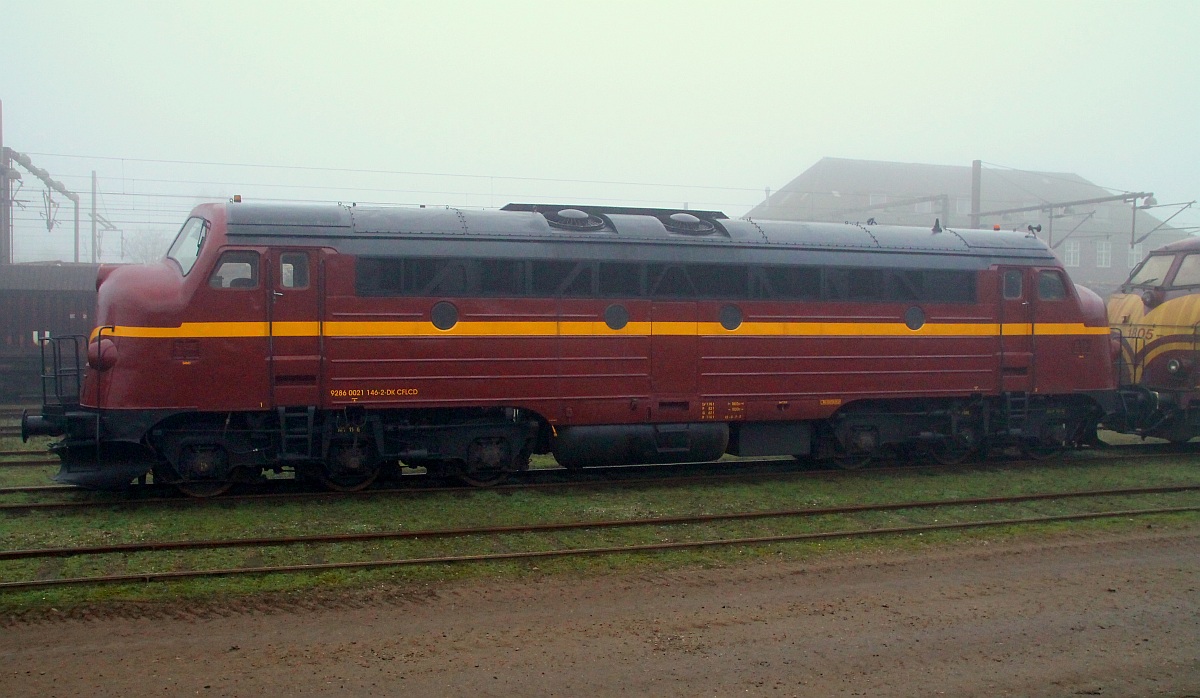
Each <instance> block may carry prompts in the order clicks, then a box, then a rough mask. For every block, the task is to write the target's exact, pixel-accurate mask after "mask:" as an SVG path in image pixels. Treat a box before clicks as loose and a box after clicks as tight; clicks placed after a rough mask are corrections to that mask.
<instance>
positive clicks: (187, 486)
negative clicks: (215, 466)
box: [175, 480, 233, 499]
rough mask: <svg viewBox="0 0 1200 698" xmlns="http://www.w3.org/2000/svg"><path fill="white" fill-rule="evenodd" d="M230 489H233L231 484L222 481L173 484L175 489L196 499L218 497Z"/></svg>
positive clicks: (195, 481) (191, 481)
mask: <svg viewBox="0 0 1200 698" xmlns="http://www.w3.org/2000/svg"><path fill="white" fill-rule="evenodd" d="M231 487H233V483H232V482H228V481H224V480H187V481H185V482H176V483H175V488H176V489H178V490H179V491H180V492H182V493H184V494H186V495H187V496H189V497H195V498H196V499H207V498H209V497H220V496H221V495H223V494H225V493H226V492H228V491H229V488H231Z"/></svg>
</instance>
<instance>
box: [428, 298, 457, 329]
mask: <svg viewBox="0 0 1200 698" xmlns="http://www.w3.org/2000/svg"><path fill="white" fill-rule="evenodd" d="M430 316H431V318H430V319H432V320H433V326H434V327H436V328H438V329H439V330H448V329H450V328H451V327H454V326H455V325H457V324H458V308H455V307H454V304H453V303H449V302H447V301H440V302H439V303H437V304H436V305H434V306H433V312H432V313H430Z"/></svg>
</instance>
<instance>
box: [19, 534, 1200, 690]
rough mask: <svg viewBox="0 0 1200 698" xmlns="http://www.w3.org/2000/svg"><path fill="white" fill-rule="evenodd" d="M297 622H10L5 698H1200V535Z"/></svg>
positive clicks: (767, 571) (144, 612)
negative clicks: (347, 697)
mask: <svg viewBox="0 0 1200 698" xmlns="http://www.w3.org/2000/svg"><path fill="white" fill-rule="evenodd" d="M331 601H332V603H330V602H331ZM307 606H309V607H308V608H296V607H292V608H290V609H287V610H285V609H283V608H281V607H280V605H279V604H264V603H258V602H253V603H249V602H239V603H237V604H229V605H224V606H221V607H209V606H206V607H203V608H198V607H190V608H189V607H173V608H163V609H154V608H150V609H148V608H145V607H137V608H129V607H121V608H116V609H108V610H107V611H101V612H99V613H91V614H88V615H87V616H85V617H83V618H70V619H59V620H54V619H43V620H39V621H37V622H29V621H27V620H23V621H13V620H12V619H9V621H8V622H6V623H4V624H3V625H0V696H8V697H16V696H39V697H40V698H49V697H51V696H82V695H86V696H152V695H161V696H182V695H201V696H284V695H287V696H293V695H302V696H309V695H351V696H372V695H374V696H385V695H412V696H442V695H469V696H506V697H508V696H571V697H572V698H575V697H578V696H610V695H630V696H706V695H708V696H731V695H752V696H753V695H762V696H766V695H769V696H936V695H947V696H1073V695H1096V696H1157V695H1166V696H1200V528H1195V529H1190V528H1189V529H1185V530H1170V531H1160V530H1157V529H1146V528H1142V529H1139V530H1138V531H1136V532H1133V533H1127V534H1120V535H1114V534H1106V535H1103V536H1088V537H1077V536H1072V537H1065V538H1057V539H1052V540H1042V541H1037V542H1020V543H1003V544H997V543H992V544H990V545H985V544H971V545H963V546H958V547H955V548H952V549H938V550H935V551H931V552H927V553H923V554H897V553H881V554H872V555H865V556H854V557H851V556H841V557H837V558H823V559H821V560H819V561H817V562H812V563H797V562H779V563H756V564H754V565H750V566H747V567H745V568H741V569H719V570H685V571H679V572H673V573H670V574H666V575H646V576H636V577H631V576H619V577H600V578H593V579H588V580H584V581H579V580H563V579H558V578H556V579H547V580H542V581H533V582H529V583H526V584H522V585H520V586H513V585H502V584H499V583H479V584H472V585H460V586H456V587H454V588H449V589H441V590H432V589H426V590H402V591H400V592H396V591H380V592H374V593H355V594H350V595H343V596H339V597H336V598H335V599H320V600H311V601H310V603H308V604H307Z"/></svg>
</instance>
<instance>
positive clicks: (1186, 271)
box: [1171, 254, 1200, 287]
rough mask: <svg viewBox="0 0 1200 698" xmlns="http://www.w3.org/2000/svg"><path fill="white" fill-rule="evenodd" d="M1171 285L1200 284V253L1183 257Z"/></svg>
mask: <svg viewBox="0 0 1200 698" xmlns="http://www.w3.org/2000/svg"><path fill="white" fill-rule="evenodd" d="M1171 285H1172V286H1175V287H1179V286H1200V254H1190V255H1188V256H1186V257H1184V258H1183V261H1182V262H1180V263H1179V269H1178V270H1177V271H1176V272H1175V278H1174V279H1173V280H1172V281H1171Z"/></svg>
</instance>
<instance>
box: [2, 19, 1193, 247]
mask: <svg viewBox="0 0 1200 698" xmlns="http://www.w3.org/2000/svg"><path fill="white" fill-rule="evenodd" d="M0 27H2V28H0V36H2V38H3V46H4V51H3V53H2V54H0V100H2V101H3V109H4V112H3V118H4V121H3V138H4V145H7V146H9V147H12V148H14V149H16V150H18V151H21V152H25V153H31V154H35V155H32V157H33V158H34V161H35V162H36V163H37V164H39V165H40V166H42V167H45V168H46V169H48V170H50V171H51V172H52V173H53V174H55V175H56V177H58V178H59V179H60V180H62V181H63V182H64V184H66V185H67V186H68V187H69V188H71V189H73V190H76V191H80V192H82V193H84V194H85V200H86V199H88V198H89V197H88V196H87V192H88V191H89V190H90V181H89V174H90V172H91V171H92V170H96V171H97V172H98V178H99V180H100V183H101V191H102V195H101V197H100V199H99V201H100V202H101V206H100V208H101V214H102V215H106V216H107V217H108V219H109V220H113V221H116V222H118V223H120V224H121V226H120V227H122V228H123V229H124V230H126V231H128V232H130V233H131V234H133V233H136V232H138V231H144V230H147V229H151V230H157V229H161V230H163V231H165V234H166V235H167V236H168V237H169V236H170V235H172V234H173V233H174V231H175V230H177V229H178V227H179V224H180V223H181V222H182V219H183V216H184V215H186V211H187V210H188V209H189V208H190V206H191V205H192V204H193V203H194V202H195V200H196V199H198V198H203V197H214V198H225V197H228V196H230V195H232V194H234V193H241V194H243V195H246V196H248V197H257V198H279V199H286V200H297V199H316V200H345V201H362V202H366V201H378V202H387V203H402V204H418V203H425V204H450V205H466V206H502V205H504V204H505V203H508V202H509V201H541V202H568V201H577V202H584V203H613V204H619V203H626V204H633V205H662V206H682V205H684V204H687V205H689V206H691V207H693V208H717V209H723V210H725V211H726V212H727V213H729V214H730V215H733V216H737V215H741V214H743V213H745V212H746V211H747V210H748V209H749V208H751V207H752V206H754V205H755V204H757V203H758V202H759V201H761V200H762V198H763V196H764V189H765V188H767V187H770V188H771V189H772V190H776V189H778V188H779V187H781V186H783V185H785V184H786V183H787V182H789V181H790V180H791V179H793V178H794V177H795V176H796V175H798V174H800V173H801V172H802V171H804V170H805V169H807V168H808V167H809V166H811V165H812V164H813V163H815V162H816V161H817V160H819V159H820V158H821V157H823V156H833V157H844V158H861V159H870V160H888V161H900V162H919V163H933V164H944V165H963V166H967V165H970V163H971V161H972V160H974V159H981V160H983V161H985V163H990V164H992V165H994V166H1003V167H1012V168H1019V169H1029V170H1039V171H1049V172H1074V173H1078V174H1079V175H1081V176H1083V177H1085V178H1087V179H1089V180H1091V181H1093V182H1095V183H1096V184H1099V185H1101V186H1104V187H1109V188H1113V189H1114V190H1129V191H1153V192H1155V194H1156V197H1157V199H1158V201H1159V202H1162V203H1168V202H1174V201H1181V202H1182V201H1190V200H1192V199H1195V198H1197V197H1200V167H1198V163H1200V137H1198V136H1197V133H1196V127H1197V123H1198V121H1200V120H1198V119H1197V106H1198V105H1197V100H1198V95H1200V90H1197V87H1198V85H1197V82H1198V78H1197V74H1198V69H1200V42H1198V41H1197V36H1196V32H1197V29H1200V3H1198V2H1190V1H1180V2H1166V1H1160V2H1153V3H1132V2H1053V1H1051V2H1047V0H1041V1H1040V2H1005V1H1003V0H999V1H992V2H886V3H885V2H829V1H828V0H823V1H819V2H755V1H753V0H741V1H733V2H718V1H705V0H690V1H686V2H667V1H656V0H640V1H630V2H603V1H599V0H593V1H591V2H583V1H578V2H575V1H571V0H559V1H557V2H551V1H547V2H518V1H515V0H513V1H509V0H505V1H492V2H486V1H482V0H481V1H479V2H463V1H452V0H438V1H429V2H338V3H333V2H296V1H294V0H293V1H288V2H253V1H250V0H246V1H243V2H222V1H219V0H204V1H203V2H183V1H179V2H127V1H120V0H107V1H106V2H54V1H52V0H38V1H37V2H32V1H31V0H0ZM67 155H76V156H77V155H84V156H98V157H101V158H105V159H93V158H79V157H60V156H67ZM148 161H163V162H148ZM187 163H193V164H187ZM195 163H223V164H221V165H214V164H195ZM235 165H258V166H270V167H239V166H235ZM288 168H292V169H288ZM296 168H303V169H296ZM24 187H25V188H24V189H23V191H22V195H25V196H26V197H27V206H26V209H24V210H23V211H22V212H21V214H20V215H19V222H18V240H17V255H18V260H19V261H22V260H28V259H45V258H60V259H67V258H69V255H70V247H71V241H70V230H69V227H70V215H71V214H70V212H69V210H68V208H69V207H67V206H66V205H64V207H63V208H62V209H61V210H60V212H59V214H58V217H59V220H60V226H59V227H57V228H56V229H55V230H54V231H53V232H52V233H46V231H45V227H44V226H42V227H41V228H40V229H39V227H38V223H37V218H38V216H39V213H38V210H37V207H35V206H33V205H32V203H31V202H33V201H34V199H33V198H32V197H34V196H36V202H37V203H39V204H40V202H41V194H40V192H39V191H37V187H36V186H35V182H33V181H32V180H31V178H29V177H27V178H26V183H25V185H24ZM133 193H137V194H140V195H142V196H140V197H134V196H130V194H133ZM86 205H90V204H88V203H87V202H86V201H85V206H86ZM106 212H107V213H106ZM1169 213H1170V211H1166V212H1163V211H1159V212H1156V215H1159V217H1160V218H1161V217H1165V216H1166V215H1169ZM85 220H86V218H85ZM1173 223H1179V224H1181V225H1192V226H1195V225H1200V215H1198V214H1197V213H1196V212H1195V211H1194V210H1193V211H1189V212H1187V213H1185V214H1184V215H1182V216H1180V217H1179V218H1177V219H1176V220H1175V221H1173ZM63 224H65V225H63ZM85 227H86V226H85ZM104 245H105V247H104V249H105V254H106V256H107V255H109V254H111V253H112V251H113V250H114V249H115V247H114V243H113V241H112V240H111V239H106V240H105V242H104Z"/></svg>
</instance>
